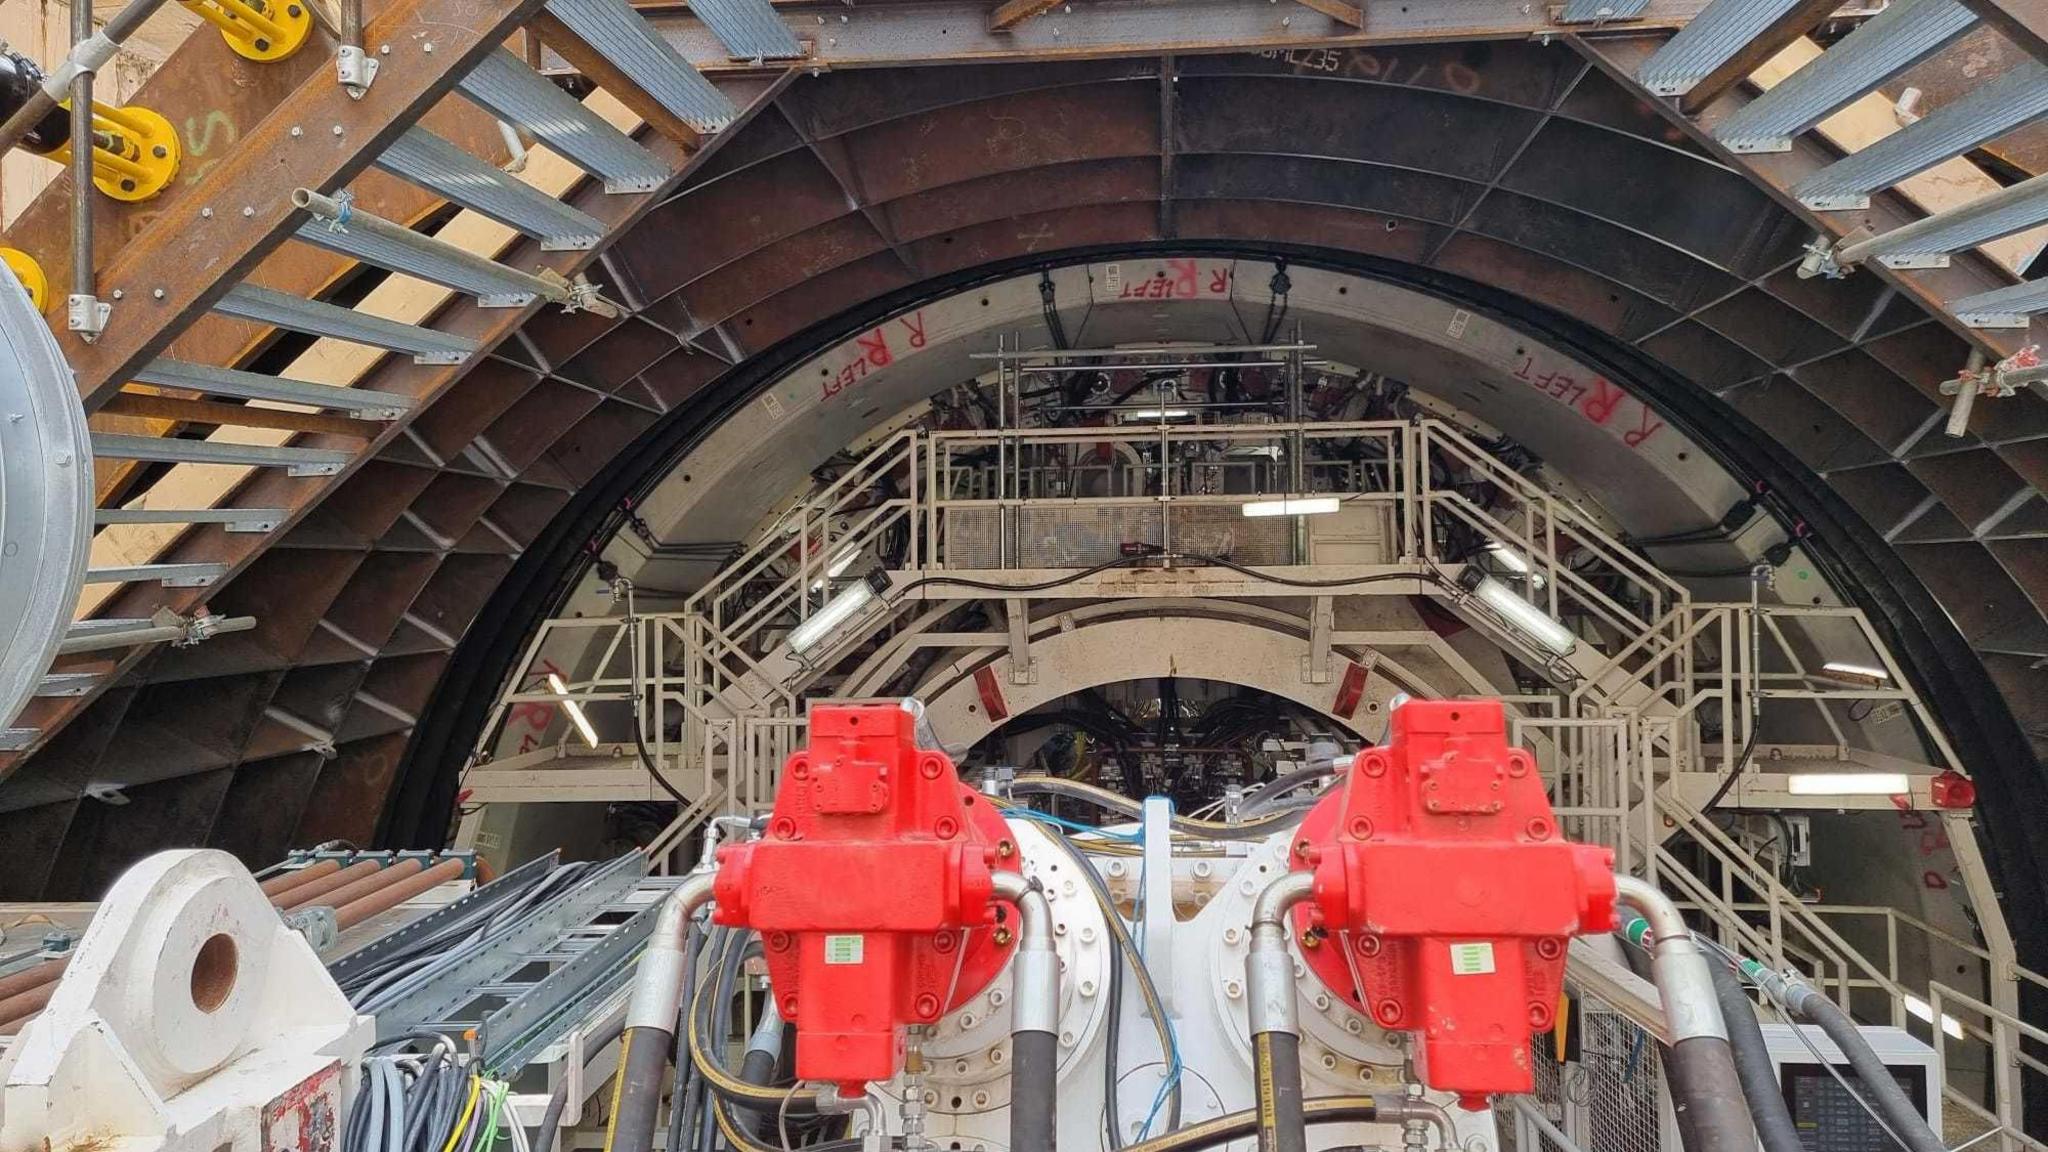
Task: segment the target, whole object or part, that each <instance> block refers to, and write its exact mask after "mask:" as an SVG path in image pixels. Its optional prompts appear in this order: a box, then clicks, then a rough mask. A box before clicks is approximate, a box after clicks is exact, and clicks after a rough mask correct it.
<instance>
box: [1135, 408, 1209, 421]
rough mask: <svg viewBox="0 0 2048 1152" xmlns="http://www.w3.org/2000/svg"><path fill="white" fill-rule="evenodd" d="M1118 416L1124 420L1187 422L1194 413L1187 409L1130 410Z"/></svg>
mask: <svg viewBox="0 0 2048 1152" xmlns="http://www.w3.org/2000/svg"><path fill="white" fill-rule="evenodd" d="M1117 415H1118V416H1119V417H1120V418H1122V419H1124V420H1185V419H1187V418H1188V417H1190V416H1193V415H1194V412H1193V411H1192V410H1191V409H1187V408H1130V409H1126V410H1125V411H1122V412H1119V413H1117Z"/></svg>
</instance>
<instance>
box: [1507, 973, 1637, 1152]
mask: <svg viewBox="0 0 2048 1152" xmlns="http://www.w3.org/2000/svg"><path fill="white" fill-rule="evenodd" d="M1578 1026H1579V1028H1580V1030H1581V1031H1580V1037H1579V1053H1578V1058H1577V1059H1576V1060H1573V1061H1571V1062H1568V1063H1565V1062H1560V1061H1559V1060H1558V1059H1557V1053H1556V1050H1555V1048H1554V1047H1553V1041H1552V1039H1551V1037H1549V1036H1547V1035H1545V1036H1538V1037H1536V1039H1535V1041H1534V1046H1533V1051H1532V1056H1533V1061H1532V1063H1533V1065H1534V1071H1535V1078H1536V1090H1535V1092H1534V1093H1533V1095H1534V1097H1535V1103H1536V1106H1537V1107H1538V1108H1539V1109H1541V1110H1542V1112H1543V1113H1544V1114H1545V1115H1546V1116H1548V1117H1549V1118H1550V1120H1551V1122H1552V1123H1554V1124H1556V1125H1557V1126H1558V1127H1559V1128H1560V1129H1562V1130H1563V1131H1564V1132H1565V1134H1566V1135H1568V1136H1570V1137H1571V1138H1572V1139H1573V1140H1574V1141H1575V1142H1577V1144H1578V1145H1579V1147H1581V1148H1586V1149H1595V1150H1597V1152H1659V1150H1660V1149H1661V1147H1662V1143H1661V1136H1662V1131H1663V1109H1662V1104H1661V1102H1660V1097H1661V1095H1662V1085H1663V1079H1664V1066H1663V1062H1662V1060H1661V1059H1660V1058H1659V1055H1658V1049H1657V1042H1656V1040H1655V1039H1654V1038H1653V1037H1651V1036H1650V1034H1649V1033H1647V1032H1645V1031H1643V1029H1642V1028H1640V1027H1638V1026H1637V1025H1636V1024H1635V1022H1634V1021H1632V1020H1630V1019H1628V1018H1627V1017H1626V1016H1623V1015H1621V1014H1620V1013H1618V1012H1616V1011H1614V1010H1613V1009H1612V1008H1610V1007H1609V1006H1608V1005H1606V1004H1605V1003H1603V1002H1601V1001H1598V1000H1586V1001H1584V1002H1583V1004H1582V1007H1581V1011H1580V1013H1579V1017H1578ZM1503 1127H1504V1128H1505V1129H1506V1130H1507V1131H1508V1133H1509V1135H1510V1136H1511V1138H1512V1140H1513V1143H1514V1147H1515V1152H1568V1150H1566V1149H1562V1148H1559V1146H1558V1145H1557V1143H1556V1142H1555V1141H1553V1140H1550V1139H1549V1138H1547V1137H1545V1136H1544V1135H1543V1134H1542V1133H1541V1132H1540V1131H1538V1130H1537V1129H1536V1127H1535V1125H1533V1124H1531V1123H1529V1122H1527V1121H1526V1120H1524V1119H1522V1118H1520V1117H1515V1118H1514V1120H1513V1121H1512V1122H1510V1123H1505V1124H1504V1125H1503Z"/></svg>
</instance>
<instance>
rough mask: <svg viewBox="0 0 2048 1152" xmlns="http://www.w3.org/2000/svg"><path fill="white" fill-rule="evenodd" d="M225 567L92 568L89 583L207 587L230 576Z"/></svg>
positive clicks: (155, 565) (187, 565)
mask: <svg viewBox="0 0 2048 1152" xmlns="http://www.w3.org/2000/svg"><path fill="white" fill-rule="evenodd" d="M227 572H228V567H227V565H225V564H131V565H126V566H123V567H115V568H88V569H86V570H85V582H86V583H87V584H143V583H147V582H149V581H152V580H154V581H156V582H157V583H159V584H162V585H163V586H164V587H166V588H204V587H206V586H207V585H209V584H211V583H213V582H214V581H215V580H218V579H220V578H221V577H222V576H225V575H227Z"/></svg>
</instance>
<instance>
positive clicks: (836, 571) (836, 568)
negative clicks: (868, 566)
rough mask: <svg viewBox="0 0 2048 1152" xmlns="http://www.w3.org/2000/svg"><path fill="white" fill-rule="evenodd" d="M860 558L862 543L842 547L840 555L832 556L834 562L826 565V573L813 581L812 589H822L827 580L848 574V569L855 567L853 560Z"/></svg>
mask: <svg viewBox="0 0 2048 1152" xmlns="http://www.w3.org/2000/svg"><path fill="white" fill-rule="evenodd" d="M858 559H860V545H858V544H848V545H847V546H846V547H844V548H842V549H840V550H839V555H837V556H834V557H833V558H832V563H830V564H828V565H826V566H825V574H824V575H823V576H820V577H819V578H817V579H816V580H813V581H811V591H813V592H818V591H822V590H823V589H824V587H825V581H827V580H837V579H839V578H840V577H841V576H844V575H846V570H847V569H848V568H851V567H853V562H854V561H855V560H858Z"/></svg>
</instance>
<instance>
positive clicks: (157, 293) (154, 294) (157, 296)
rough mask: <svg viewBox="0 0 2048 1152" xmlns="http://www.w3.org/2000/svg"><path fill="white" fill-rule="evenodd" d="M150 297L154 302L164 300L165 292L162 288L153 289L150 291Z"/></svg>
mask: <svg viewBox="0 0 2048 1152" xmlns="http://www.w3.org/2000/svg"><path fill="white" fill-rule="evenodd" d="M149 296H150V299H152V300H161V299H163V298H164V290H163V289H161V288H152V289H150V293H149Z"/></svg>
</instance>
